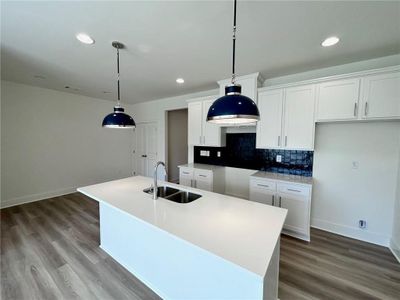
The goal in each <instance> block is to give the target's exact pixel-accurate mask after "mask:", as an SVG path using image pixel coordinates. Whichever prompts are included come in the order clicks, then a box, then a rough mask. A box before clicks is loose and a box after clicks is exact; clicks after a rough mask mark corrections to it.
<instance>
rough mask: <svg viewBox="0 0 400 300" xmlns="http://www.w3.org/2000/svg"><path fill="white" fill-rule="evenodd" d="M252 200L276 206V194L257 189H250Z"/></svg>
mask: <svg viewBox="0 0 400 300" xmlns="http://www.w3.org/2000/svg"><path fill="white" fill-rule="evenodd" d="M250 200H251V201H255V202H259V203H263V204H267V205H274V200H275V193H274V192H271V191H266V190H263V189H260V188H256V187H250Z"/></svg>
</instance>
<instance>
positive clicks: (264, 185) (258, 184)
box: [257, 183, 269, 187]
mask: <svg viewBox="0 0 400 300" xmlns="http://www.w3.org/2000/svg"><path fill="white" fill-rule="evenodd" d="M257 186H263V187H269V185H266V184H260V183H257Z"/></svg>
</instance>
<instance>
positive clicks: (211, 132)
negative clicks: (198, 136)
mask: <svg viewBox="0 0 400 300" xmlns="http://www.w3.org/2000/svg"><path fill="white" fill-rule="evenodd" d="M217 98H218V96H215V97H211V99H210V100H206V101H204V102H203V113H204V116H203V118H202V121H203V145H204V146H214V147H221V146H222V144H221V127H220V126H218V125H217V124H213V123H209V122H207V113H208V109H209V108H210V106H211V105H212V104H213V102H214V101H215V100H216V99H217Z"/></svg>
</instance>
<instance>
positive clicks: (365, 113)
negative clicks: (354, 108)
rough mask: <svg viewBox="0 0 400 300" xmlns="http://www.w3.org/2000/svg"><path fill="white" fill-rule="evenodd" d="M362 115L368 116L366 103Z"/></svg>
mask: <svg viewBox="0 0 400 300" xmlns="http://www.w3.org/2000/svg"><path fill="white" fill-rule="evenodd" d="M364 115H365V116H367V115H368V102H365V110H364Z"/></svg>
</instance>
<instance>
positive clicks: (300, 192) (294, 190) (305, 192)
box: [278, 183, 310, 197]
mask: <svg viewBox="0 0 400 300" xmlns="http://www.w3.org/2000/svg"><path fill="white" fill-rule="evenodd" d="M278 192H280V193H285V194H290V195H297V196H304V197H309V196H310V188H309V187H307V186H302V185H294V184H285V183H279V184H278Z"/></svg>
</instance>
